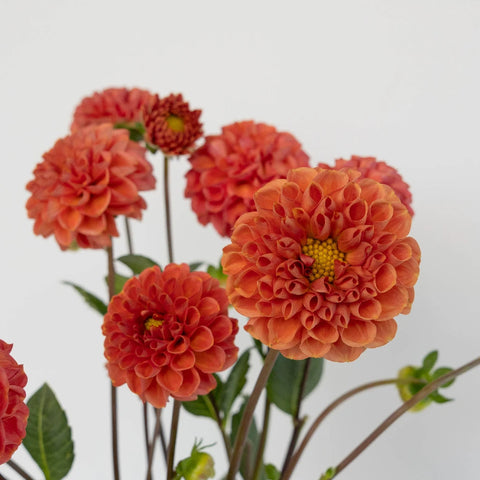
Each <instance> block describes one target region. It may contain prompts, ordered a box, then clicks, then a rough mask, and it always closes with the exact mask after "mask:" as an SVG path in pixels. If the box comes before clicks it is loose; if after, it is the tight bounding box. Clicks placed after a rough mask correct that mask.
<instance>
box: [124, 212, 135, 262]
mask: <svg viewBox="0 0 480 480" xmlns="http://www.w3.org/2000/svg"><path fill="white" fill-rule="evenodd" d="M124 218H125V233H126V235H127V246H128V253H129V254H130V255H132V254H133V242H132V232H131V230H130V220H129V219H128V217H124Z"/></svg>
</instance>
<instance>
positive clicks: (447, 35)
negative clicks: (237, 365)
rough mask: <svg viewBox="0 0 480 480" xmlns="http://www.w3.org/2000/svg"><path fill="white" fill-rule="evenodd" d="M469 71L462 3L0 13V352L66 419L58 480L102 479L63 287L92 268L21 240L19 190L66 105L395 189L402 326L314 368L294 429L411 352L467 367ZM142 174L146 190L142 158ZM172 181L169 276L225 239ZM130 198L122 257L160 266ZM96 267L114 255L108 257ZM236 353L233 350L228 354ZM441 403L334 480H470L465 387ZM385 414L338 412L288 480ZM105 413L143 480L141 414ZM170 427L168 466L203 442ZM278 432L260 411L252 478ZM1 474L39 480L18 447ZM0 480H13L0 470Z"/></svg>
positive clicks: (479, 222) (77, 256)
mask: <svg viewBox="0 0 480 480" xmlns="http://www.w3.org/2000/svg"><path fill="white" fill-rule="evenodd" d="M479 59H480V3H479V2H478V1H475V0H456V1H455V0H451V1H446V0H443V1H440V0H437V1H433V0H432V1H427V0H422V1H410V0H408V1H403V2H394V1H388V0H387V1H385V0H384V1H381V0H378V1H373V0H372V1H355V0H345V1H338V2H328V1H323V0H322V1H313V0H311V1H298V2H292V1H279V0H277V1H254V0H244V1H242V2H231V1H226V0H224V1H220V0H214V1H213V0H212V1H210V0H204V1H194V0H184V1H181V2H174V1H169V2H166V1H159V0H157V1H153V0H151V1H141V0H140V1H137V2H131V1H128V2H127V1H124V0H117V1H99V0H84V1H82V2H75V1H74V0H44V1H41V2H38V1H34V0H25V1H18V0H1V2H0V112H1V115H0V138H1V143H0V145H1V157H2V166H3V174H2V177H1V180H0V182H1V188H0V195H1V201H0V208H1V221H2V223H1V249H0V252H1V253H0V255H1V263H0V265H1V268H2V271H3V275H2V277H3V281H2V286H1V290H0V296H1V297H0V298H1V320H0V338H2V339H3V340H5V341H7V342H9V343H14V349H13V355H14V356H15V358H16V359H17V361H18V362H19V363H23V364H24V366H25V371H26V373H27V375H28V377H29V383H28V385H27V393H28V395H29V396H30V395H31V394H32V393H33V392H34V391H35V390H36V389H37V388H38V387H39V386H40V385H41V384H42V383H43V382H44V381H47V382H48V383H49V384H50V385H51V386H52V388H53V389H54V390H55V392H56V393H57V396H58V398H59V400H60V401H61V403H62V405H63V406H64V407H65V409H66V410H67V415H68V418H69V421H70V424H71V426H72V429H73V434H74V440H75V451H76V460H75V463H74V466H73V469H72V470H71V473H70V474H69V475H68V479H70V480H80V479H83V480H85V479H92V480H105V479H109V478H112V474H111V470H112V469H111V460H110V433H109V409H108V402H109V386H108V378H107V375H106V372H105V369H104V359H103V347H102V344H103V338H102V336H101V332H100V325H101V321H102V319H101V318H100V317H99V316H98V315H97V314H96V313H95V312H93V311H92V310H90V309H89V308H88V307H86V306H85V304H84V303H83V301H82V300H81V299H80V298H79V297H78V296H77V294H76V293H75V292H74V291H73V290H72V289H70V288H69V287H67V286H65V285H63V284H62V281H63V280H70V281H73V282H76V283H79V284H81V285H84V286H85V287H87V288H88V289H90V290H92V291H95V292H97V293H98V295H100V296H103V298H105V297H106V287H105V284H104V281H103V276H104V275H105V271H106V258H105V257H106V256H105V253H104V252H103V251H82V252H62V251H60V249H59V248H58V246H57V245H56V243H55V241H54V240H53V239H52V238H50V239H47V240H45V239H43V238H41V237H36V236H34V235H33V233H32V225H33V222H32V221H31V220H29V219H28V218H27V216H26V211H25V202H26V200H27V198H28V194H27V192H26V191H25V184H26V183H27V182H28V181H29V180H30V179H31V178H32V171H33V168H34V166H35V164H36V163H37V162H39V161H40V160H41V155H42V154H43V153H44V152H45V151H47V150H49V149H50V148H51V147H52V146H53V144H54V142H55V140H56V139H57V138H59V137H61V136H64V135H65V134H67V132H68V128H69V125H70V122H71V115H72V113H73V109H74V108H75V106H76V104H77V103H78V102H79V101H80V100H81V99H82V98H83V97H84V96H87V95H90V94H91V93H92V92H93V91H95V90H102V89H104V88H107V87H111V86H127V87H134V86H138V87H141V88H146V89H149V90H151V91H153V92H158V93H159V94H160V95H167V94H169V93H183V94H184V97H185V98H186V99H187V100H188V101H189V102H190V105H191V106H192V107H193V108H201V109H202V110H203V114H202V120H203V123H204V130H205V132H206V133H207V134H208V133H210V134H214V133H217V132H218V131H219V130H220V127H221V126H222V125H225V124H229V123H232V122H234V121H238V120H246V119H253V120H256V121H263V122H265V123H269V124H271V125H274V126H276V127H277V128H278V129H281V130H286V131H289V132H291V133H292V134H294V135H295V136H296V137H297V138H298V139H299V140H300V142H301V143H302V145H303V147H304V149H305V150H306V151H307V152H308V153H309V155H310V157H311V161H312V163H313V164H316V163H318V162H327V163H332V162H333V160H334V159H335V158H338V157H349V156H350V155H352V154H358V155H373V156H376V157H378V158H380V159H383V160H385V161H387V162H388V163H390V164H391V165H393V166H395V167H396V168H397V169H398V170H399V171H400V173H401V174H402V175H403V177H404V179H405V180H406V181H407V182H408V183H409V184H410V186H411V189H412V192H413V197H414V204H413V207H414V209H415V213H416V214H415V217H414V221H413V227H412V232H411V234H412V236H414V237H415V238H416V239H417V240H418V242H419V244H420V246H421V249H422V264H421V275H420V279H419V281H418V283H417V287H416V300H415V303H414V306H413V309H412V312H411V314H410V315H408V316H401V317H400V318H398V324H399V329H398V334H397V336H396V338H395V339H394V341H393V342H392V343H391V344H389V345H388V346H386V347H383V348H380V349H377V350H371V351H368V352H366V353H365V354H364V355H363V356H361V357H360V359H358V360H357V361H355V362H354V363H352V364H333V363H328V364H326V365H325V372H324V377H323V380H322V382H321V386H320V388H319V390H318V391H317V392H316V393H314V394H312V395H311V396H310V397H309V398H308V399H307V401H306V402H305V404H304V407H303V412H304V413H306V412H308V413H309V415H310V417H311V418H312V417H314V416H315V415H316V413H318V412H319V411H320V410H321V409H322V408H323V407H325V406H326V405H327V404H328V403H329V402H330V401H331V400H333V399H334V398H335V397H336V396H338V395H339V394H341V393H343V392H344V391H346V390H347V389H349V388H351V387H353V386H356V385H359V384H360V383H363V382H366V381H371V380H375V379H380V378H387V377H392V376H394V375H395V374H396V372H397V371H398V369H399V368H401V367H402V366H404V365H406V364H416V363H417V364H418V363H419V362H420V361H421V359H422V358H423V356H424V355H425V354H426V353H427V352H429V351H430V350H433V349H438V350H439V351H440V364H442V365H448V366H452V367H458V366H460V365H462V364H464V363H466V362H467V361H469V360H471V359H473V358H474V357H476V356H478V355H479V345H480V308H479V301H478V298H479V291H480V280H479V272H480V255H479V253H478V252H479V251H478V248H479V244H480V242H479V240H480V218H479V210H478V205H479V202H478V196H479V192H480V189H479V178H480V160H479V150H480V149H479V127H480V121H479V111H480V94H479V85H480V67H479ZM151 160H152V162H153V163H155V170H156V172H157V176H158V178H159V180H160V178H161V177H160V173H161V168H160V166H161V165H160V159H159V158H158V156H157V157H152V158H151ZM186 170H187V161H186V160H185V159H183V160H181V161H179V162H177V163H175V164H174V165H172V170H171V178H172V190H173V192H172V196H173V198H174V206H173V210H174V240H175V258H176V260H177V261H187V262H189V261H194V260H207V261H210V262H212V263H213V262H216V261H217V260H218V259H219V257H220V255H221V248H222V247H223V246H224V245H225V244H226V241H225V240H224V239H222V238H220V237H219V236H218V235H217V234H216V232H215V230H214V229H213V228H212V227H210V226H209V227H201V226H200V225H199V224H198V223H197V221H196V217H195V216H194V214H193V213H192V212H191V209H190V204H189V202H188V201H186V200H185V199H184V198H183V188H184V184H185V181H184V173H185V171H186ZM146 199H147V202H148V204H149V208H148V210H147V211H146V213H145V215H144V220H143V222H142V223H139V222H135V224H134V236H135V240H134V242H135V250H136V251H137V252H138V253H142V254H145V255H148V256H151V257H153V258H155V259H158V260H159V261H161V262H165V260H166V248H165V235H164V223H163V221H164V218H163V203H162V199H161V192H160V190H157V191H155V192H150V193H148V194H147V195H146ZM115 250H116V253H117V255H121V254H123V253H125V252H126V246H125V242H124V240H123V239H120V240H119V241H117V242H116V243H115ZM246 336H247V334H246V333H245V332H243V331H242V332H241V333H240V338H239V341H240V344H241V345H247V344H248V342H249V340H248V339H247V338H246ZM257 367H258V365H254V367H253V370H254V372H255V371H256V368H257ZM446 393H447V394H449V395H450V396H452V397H454V398H455V401H453V402H450V403H448V404H445V405H441V406H439V405H433V406H432V407H430V408H428V409H427V410H425V411H423V412H421V413H417V414H411V413H409V414H407V415H405V416H403V417H402V418H401V419H400V420H399V421H398V422H397V423H396V424H394V426H393V427H391V428H390V429H389V430H388V431H387V432H386V433H385V434H384V435H383V436H381V437H380V438H379V439H378V440H377V441H376V442H375V443H374V444H373V445H372V446H370V448H369V449H368V450H367V451H366V452H364V454H363V455H362V456H361V457H359V458H358V459H357V461H356V462H354V463H353V464H352V465H351V466H349V467H348V468H347V470H345V471H344V472H343V473H342V474H341V475H340V476H339V477H338V478H345V479H357V480H358V479H360V480H367V479H368V480H372V479H385V478H388V479H391V480H403V479H405V478H409V479H410V480H433V479H435V480H437V479H447V478H448V479H450V478H461V479H462V480H468V479H472V480H474V479H477V478H478V471H479V468H480V464H479V460H478V453H479V445H480V413H479V409H478V398H479V395H480V369H477V370H473V371H471V372H469V373H468V374H466V375H465V376H462V377H460V378H459V379H458V380H457V381H456V383H455V384H454V385H453V386H452V387H451V388H450V390H449V391H447V392H446ZM399 404H400V401H399V398H398V395H397V392H396V391H395V389H394V388H393V387H383V389H378V390H377V391H371V392H370V393H364V394H362V395H359V396H358V397H356V398H355V399H353V400H351V401H350V402H348V403H347V404H344V405H343V406H342V407H341V408H339V409H338V410H336V411H335V412H334V413H333V414H332V415H331V417H329V418H328V419H327V421H326V422H325V424H324V426H323V428H322V429H321V430H320V431H319V432H318V433H317V435H316V436H315V437H314V439H313V441H312V442H311V444H310V447H309V448H308V450H307V451H306V453H305V455H304V457H303V459H302V461H301V464H300V466H299V468H298V469H297V471H296V473H295V475H294V478H295V479H296V480H303V479H305V480H310V479H311V480H317V479H318V478H319V477H320V474H321V473H322V472H323V471H324V470H325V469H326V468H328V467H329V466H331V465H334V464H336V463H338V462H339V461H340V460H341V459H343V457H344V456H345V455H346V454H348V453H349V452H350V450H351V449H352V448H353V447H354V446H355V445H357V444H358V443H359V442H360V441H361V440H362V439H363V438H364V437H365V436H366V435H367V434H368V433H369V432H370V431H371V430H372V429H373V428H374V427H376V426H377V425H378V424H379V423H380V422H381V421H382V420H383V419H384V418H385V417H386V416H387V415H388V414H389V413H390V412H391V411H393V409H395V408H396V407H397V406H398V405H399ZM119 409H120V415H121V424H120V434H121V445H120V453H121V472H122V479H124V480H133V479H138V478H144V451H143V448H142V438H143V437H142V430H141V406H140V402H139V401H138V399H137V398H136V397H135V396H134V395H132V394H131V393H130V392H129V391H128V389H127V388H126V387H123V388H122V389H121V391H120V405H119ZM169 416H170V407H168V408H167V409H166V411H165V415H164V419H165V420H166V421H168V419H169ZM181 420H182V423H181V431H180V433H179V442H180V443H179V447H178V455H177V459H180V458H182V457H184V456H186V455H187V453H188V451H189V450H190V448H191V445H192V443H193V439H194V438H195V437H197V438H198V437H201V438H203V439H204V442H205V443H211V442H215V441H217V442H218V441H219V438H218V435H217V433H216V430H215V427H214V425H213V423H209V421H208V420H197V419H195V418H194V417H191V416H189V415H188V414H186V413H185V414H183V413H182V418H181ZM289 428H290V424H289V421H288V419H286V418H285V417H284V416H283V415H282V414H281V413H279V412H278V411H275V412H274V414H273V421H272V425H271V435H270V438H271V442H270V443H269V444H268V446H267V452H266V459H267V461H270V462H273V463H277V465H278V464H279V463H280V461H281V460H280V459H281V458H282V453H283V451H284V448H285V444H286V442H287V439H288V435H289V434H288V432H289ZM215 448H216V451H217V452H218V454H217V458H218V461H217V473H218V475H217V478H220V475H221V473H222V472H223V471H224V469H225V460H224V458H223V449H222V447H221V445H220V444H218V445H217V447H215ZM14 459H16V460H17V462H18V463H21V464H22V465H24V466H25V468H27V469H28V470H30V471H31V473H32V475H33V476H34V477H35V478H40V476H41V475H40V473H39V472H38V471H37V470H36V469H35V466H34V465H32V463H31V462H30V460H29V459H28V456H27V454H25V452H24V450H23V448H20V449H19V451H18V454H16V455H15V457H14ZM156 468H157V469H158V470H159V471H161V470H162V462H161V461H160V460H159V459H157V462H156ZM0 472H1V474H2V475H5V476H6V477H7V478H9V479H16V478H19V477H16V474H15V473H14V472H13V471H12V470H11V469H10V468H9V467H8V466H6V465H4V466H1V467H0ZM155 478H158V479H160V478H163V474H161V475H160V474H157V476H156V477H155Z"/></svg>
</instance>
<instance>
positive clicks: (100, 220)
mask: <svg viewBox="0 0 480 480" xmlns="http://www.w3.org/2000/svg"><path fill="white" fill-rule="evenodd" d="M106 227H107V221H106V218H105V216H103V215H102V216H101V217H83V220H82V223H81V224H80V225H79V227H78V231H79V232H80V233H83V234H84V235H99V234H101V233H103V232H104V231H105V229H106Z"/></svg>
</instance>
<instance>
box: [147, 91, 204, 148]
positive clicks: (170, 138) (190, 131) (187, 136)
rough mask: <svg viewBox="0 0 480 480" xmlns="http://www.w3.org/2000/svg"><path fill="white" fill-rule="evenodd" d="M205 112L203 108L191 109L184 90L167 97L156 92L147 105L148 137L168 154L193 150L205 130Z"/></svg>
mask: <svg viewBox="0 0 480 480" xmlns="http://www.w3.org/2000/svg"><path fill="white" fill-rule="evenodd" d="M201 113H202V111H201V110H190V106H189V105H188V103H187V102H184V101H183V97H182V95H180V94H179V95H173V94H172V95H169V96H168V97H165V98H159V96H158V95H155V97H152V99H151V100H150V101H149V102H148V103H147V104H146V105H145V106H144V108H143V122H144V124H145V129H146V134H145V140H146V141H147V142H148V143H150V144H152V145H155V146H156V147H158V148H159V149H160V150H162V152H163V153H164V154H165V155H185V154H186V153H190V152H191V150H192V149H193V147H194V144H195V141H196V140H197V139H198V138H200V137H201V136H202V134H203V131H202V124H201V123H200V121H199V118H200V115H201Z"/></svg>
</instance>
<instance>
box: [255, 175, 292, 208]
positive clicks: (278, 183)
mask: <svg viewBox="0 0 480 480" xmlns="http://www.w3.org/2000/svg"><path fill="white" fill-rule="evenodd" d="M284 183H285V180H282V179H277V180H274V181H272V182H270V183H268V184H267V185H266V186H264V187H262V188H260V189H259V190H258V191H257V193H255V196H254V199H255V205H256V206H257V208H258V209H263V210H272V208H273V205H274V203H275V202H278V199H279V197H280V190H281V187H282V185H283V184H284Z"/></svg>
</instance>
